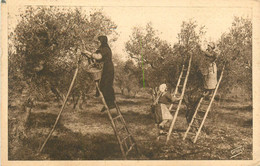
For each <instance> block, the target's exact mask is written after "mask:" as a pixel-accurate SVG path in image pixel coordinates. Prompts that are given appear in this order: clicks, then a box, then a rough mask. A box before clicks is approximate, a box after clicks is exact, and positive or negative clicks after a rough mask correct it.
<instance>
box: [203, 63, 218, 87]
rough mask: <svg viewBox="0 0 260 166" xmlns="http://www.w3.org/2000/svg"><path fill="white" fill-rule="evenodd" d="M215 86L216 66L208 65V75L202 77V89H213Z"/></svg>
mask: <svg viewBox="0 0 260 166" xmlns="http://www.w3.org/2000/svg"><path fill="white" fill-rule="evenodd" d="M216 85H217V65H216V63H215V62H213V63H210V64H209V67H208V74H207V75H204V88H205V89H215V88H216Z"/></svg>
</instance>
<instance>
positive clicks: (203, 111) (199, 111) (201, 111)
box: [198, 110, 206, 113]
mask: <svg viewBox="0 0 260 166" xmlns="http://www.w3.org/2000/svg"><path fill="white" fill-rule="evenodd" d="M205 112H206V110H198V113H205Z"/></svg>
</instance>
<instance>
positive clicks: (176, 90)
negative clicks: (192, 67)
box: [174, 65, 185, 94]
mask: <svg viewBox="0 0 260 166" xmlns="http://www.w3.org/2000/svg"><path fill="white" fill-rule="evenodd" d="M184 67H185V66H184V65H182V69H181V74H180V76H179V79H178V82H177V85H176V88H175V91H174V94H177V92H178V87H179V85H180V83H181V77H182V75H183V70H184Z"/></svg>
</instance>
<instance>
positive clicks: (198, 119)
mask: <svg viewBox="0 0 260 166" xmlns="http://www.w3.org/2000/svg"><path fill="white" fill-rule="evenodd" d="M194 119H198V120H202V119H203V118H198V117H195V118H194Z"/></svg>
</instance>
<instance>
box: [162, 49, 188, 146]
mask: <svg viewBox="0 0 260 166" xmlns="http://www.w3.org/2000/svg"><path fill="white" fill-rule="evenodd" d="M189 56H190V57H189V62H188V63H186V62H185V61H184V63H183V65H182V69H181V73H180V76H179V79H178V82H177V85H176V88H175V91H174V95H176V94H177V93H179V90H180V92H181V100H179V103H178V106H177V108H176V110H175V113H174V117H173V120H172V122H171V125H170V129H169V131H168V134H167V138H166V144H167V143H168V141H169V140H170V136H171V133H172V130H173V127H174V124H175V122H176V119H177V116H178V113H179V110H180V107H181V104H182V100H183V96H184V93H185V89H186V84H187V81H188V78H189V73H190V68H191V61H192V53H191V54H190V55H189ZM172 107H173V104H171V105H170V107H169V110H171V109H172Z"/></svg>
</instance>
